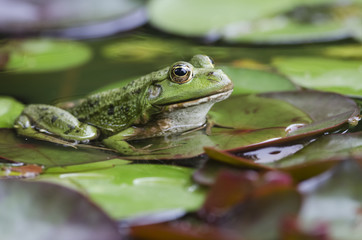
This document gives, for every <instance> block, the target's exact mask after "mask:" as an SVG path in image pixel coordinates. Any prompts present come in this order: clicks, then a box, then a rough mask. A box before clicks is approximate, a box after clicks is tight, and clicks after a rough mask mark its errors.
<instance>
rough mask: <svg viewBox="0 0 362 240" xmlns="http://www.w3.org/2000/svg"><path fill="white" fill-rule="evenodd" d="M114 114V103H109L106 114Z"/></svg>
mask: <svg viewBox="0 0 362 240" xmlns="http://www.w3.org/2000/svg"><path fill="white" fill-rule="evenodd" d="M113 114H114V105H113V104H111V105H109V107H108V115H113Z"/></svg>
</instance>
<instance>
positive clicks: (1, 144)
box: [0, 129, 117, 167]
mask: <svg viewBox="0 0 362 240" xmlns="http://www.w3.org/2000/svg"><path fill="white" fill-rule="evenodd" d="M0 157H1V158H5V159H7V160H9V161H14V162H21V163H29V164H39V165H44V166H47V167H51V166H66V165H75V164H81V163H90V162H96V161H102V160H108V159H112V158H116V157H117V156H116V155H115V154H112V153H109V152H104V151H101V150H98V149H92V148H88V147H86V148H83V147H79V148H78V149H74V148H72V147H63V146H59V145H56V144H53V143H46V142H40V141H35V140H34V141H31V140H26V139H25V140H24V139H23V137H18V136H16V135H15V133H14V131H13V130H10V129H0Z"/></svg>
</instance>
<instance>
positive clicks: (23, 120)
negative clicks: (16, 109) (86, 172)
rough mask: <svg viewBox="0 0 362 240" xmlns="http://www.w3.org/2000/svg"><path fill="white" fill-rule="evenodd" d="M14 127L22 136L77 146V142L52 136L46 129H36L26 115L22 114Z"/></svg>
mask: <svg viewBox="0 0 362 240" xmlns="http://www.w3.org/2000/svg"><path fill="white" fill-rule="evenodd" d="M14 128H15V129H16V131H17V133H18V134H19V135H22V136H26V137H31V138H34V139H37V140H41V141H47V142H52V143H57V144H61V145H65V146H69V147H73V148H77V147H76V146H75V145H76V144H77V142H68V141H65V140H62V139H59V138H56V137H54V136H51V135H49V134H47V133H46V131H42V130H41V129H40V130H35V129H34V127H32V126H31V125H30V121H29V119H28V118H27V117H26V116H20V117H19V119H18V120H17V122H16V124H15V125H14Z"/></svg>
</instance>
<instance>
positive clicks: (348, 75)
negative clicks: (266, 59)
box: [272, 57, 362, 97]
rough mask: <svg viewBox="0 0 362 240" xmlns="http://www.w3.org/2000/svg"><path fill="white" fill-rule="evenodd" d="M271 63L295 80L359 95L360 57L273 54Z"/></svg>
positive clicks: (310, 85)
mask: <svg viewBox="0 0 362 240" xmlns="http://www.w3.org/2000/svg"><path fill="white" fill-rule="evenodd" d="M272 64H273V65H274V66H275V67H276V68H277V69H278V70H279V72H281V73H283V74H284V75H286V76H288V77H289V78H290V79H291V80H292V81H293V82H295V83H296V84H298V85H300V86H303V87H306V88H312V89H318V90H323V91H332V92H337V93H342V94H347V95H351V96H359V97H360V96H362V81H361V79H362V72H361V71H360V69H361V67H362V61H359V60H339V59H332V58H321V57H285V58H275V59H274V60H273V62H272Z"/></svg>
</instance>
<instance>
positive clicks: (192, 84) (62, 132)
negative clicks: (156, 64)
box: [14, 55, 233, 155]
mask: <svg viewBox="0 0 362 240" xmlns="http://www.w3.org/2000/svg"><path fill="white" fill-rule="evenodd" d="M232 90H233V84H232V82H231V80H230V79H229V78H228V77H227V75H226V74H225V73H224V72H223V71H222V70H220V69H216V68H214V63H213V61H212V59H211V58H210V57H208V56H205V55H195V56H193V57H192V58H191V60H190V62H184V61H179V62H176V63H174V64H173V65H171V66H170V67H166V68H164V69H161V70H159V71H156V72H152V73H150V74H148V75H145V76H143V77H141V78H138V79H136V80H134V81H132V82H130V83H129V84H128V85H126V86H124V87H121V88H116V89H112V90H108V91H103V92H100V93H95V94H91V95H89V96H87V97H85V98H84V99H80V100H78V101H75V102H73V103H71V104H63V105H62V104H61V105H60V106H52V105H44V104H31V105H28V106H26V107H25V109H24V110H23V112H22V114H21V115H20V116H19V117H18V119H17V120H16V122H15V124H14V127H15V128H16V130H17V132H18V134H20V135H24V136H27V137H31V138H35V139H39V140H45V141H51V142H57V143H61V144H64V145H75V144H78V143H87V142H89V141H91V140H96V139H97V140H101V141H102V143H103V144H104V145H105V146H107V147H109V148H112V149H115V150H117V151H118V152H120V153H122V154H124V155H136V154H139V153H140V151H138V150H137V149H135V148H134V147H133V146H132V145H131V144H130V143H129V141H132V140H139V139H146V138H152V137H160V136H167V135H171V134H178V133H184V132H188V131H192V130H194V129H198V128H202V127H204V126H206V122H207V121H206V115H207V113H208V111H209V110H210V108H211V107H212V105H213V104H214V103H216V102H219V101H222V100H224V99H226V98H227V97H229V96H230V94H231V92H232Z"/></svg>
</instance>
